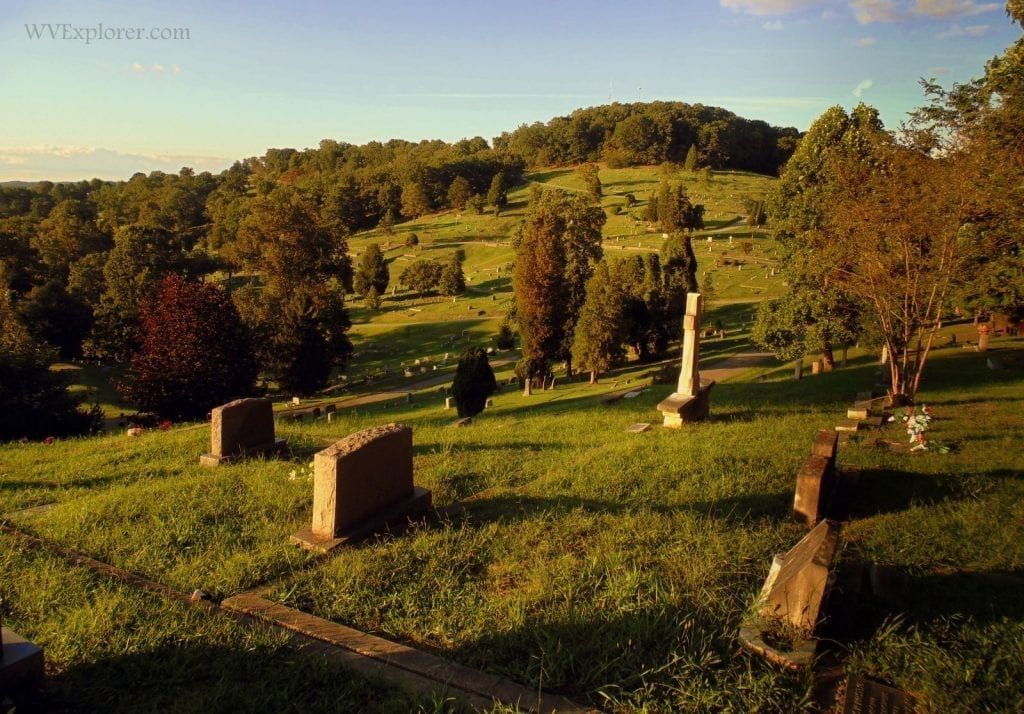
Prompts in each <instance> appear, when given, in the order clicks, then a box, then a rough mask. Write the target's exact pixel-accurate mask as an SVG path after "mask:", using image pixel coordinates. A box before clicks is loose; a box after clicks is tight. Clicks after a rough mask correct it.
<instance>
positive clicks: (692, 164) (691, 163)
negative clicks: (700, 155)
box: [683, 144, 697, 173]
mask: <svg viewBox="0 0 1024 714" xmlns="http://www.w3.org/2000/svg"><path fill="white" fill-rule="evenodd" d="M683 168H685V169H686V170H687V171H689V172H691V173H692V172H694V171H696V170H697V146H696V145H695V144H690V148H689V149H688V150H687V151H686V160H685V161H684V162H683Z"/></svg>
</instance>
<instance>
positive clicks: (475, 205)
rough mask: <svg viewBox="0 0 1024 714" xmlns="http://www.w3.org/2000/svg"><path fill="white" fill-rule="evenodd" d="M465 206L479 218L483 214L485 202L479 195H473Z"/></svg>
mask: <svg viewBox="0 0 1024 714" xmlns="http://www.w3.org/2000/svg"><path fill="white" fill-rule="evenodd" d="M466 205H467V206H469V207H470V208H471V209H473V213H475V214H476V215H478V216H479V215H482V214H483V212H484V207H485V206H486V205H487V201H486V200H485V199H484V197H483V196H482V195H480V194H479V193H474V194H473V195H472V196H470V197H469V201H467V202H466Z"/></svg>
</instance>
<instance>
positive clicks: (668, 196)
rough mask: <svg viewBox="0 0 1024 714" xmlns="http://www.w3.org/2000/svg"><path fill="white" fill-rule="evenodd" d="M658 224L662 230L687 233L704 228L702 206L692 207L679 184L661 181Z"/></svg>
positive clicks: (684, 189) (683, 188)
mask: <svg viewBox="0 0 1024 714" xmlns="http://www.w3.org/2000/svg"><path fill="white" fill-rule="evenodd" d="M657 211H658V222H659V223H661V227H662V230H665V231H669V232H671V231H678V230H682V229H685V230H687V231H689V232H691V233H692V232H693V231H694V230H698V229H701V228H703V227H704V206H701V205H699V204H698V205H694V204H693V203H691V202H690V197H689V196H688V195H687V193H686V188H685V187H684V186H682V185H679V184H670V183H669V182H668V181H662V182H661V185H660V186H659V187H658V201H657Z"/></svg>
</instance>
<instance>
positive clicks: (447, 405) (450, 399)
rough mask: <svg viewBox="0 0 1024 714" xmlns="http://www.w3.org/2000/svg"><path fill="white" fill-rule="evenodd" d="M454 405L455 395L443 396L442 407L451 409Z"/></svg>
mask: <svg viewBox="0 0 1024 714" xmlns="http://www.w3.org/2000/svg"><path fill="white" fill-rule="evenodd" d="M454 406H455V397H445V399H444V408H445V409H451V408H452V407H454Z"/></svg>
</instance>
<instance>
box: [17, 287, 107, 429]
mask: <svg viewBox="0 0 1024 714" xmlns="http://www.w3.org/2000/svg"><path fill="white" fill-rule="evenodd" d="M53 357H54V354H53V353H52V351H50V350H49V349H46V348H44V347H42V346H40V345H39V344H37V343H36V342H35V341H34V340H33V339H32V337H31V336H30V335H29V332H28V330H26V329H25V326H24V325H22V324H21V321H20V320H19V319H18V316H17V314H16V313H15V311H14V308H13V307H12V306H11V302H10V295H9V291H8V290H7V286H6V284H4V283H2V282H0V441H9V440H11V439H24V438H27V439H42V438H44V437H47V436H68V435H74V434H84V433H87V432H90V431H95V430H97V429H98V428H99V427H100V426H101V424H102V416H101V415H100V414H98V413H97V412H96V411H92V412H88V413H86V412H83V411H81V410H80V409H79V408H78V405H79V400H78V399H75V398H74V397H72V395H71V394H69V393H68V389H67V383H66V381H65V380H64V378H63V377H62V376H61V374H60V373H59V372H53V371H51V370H50V362H51V361H52V360H53Z"/></svg>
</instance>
